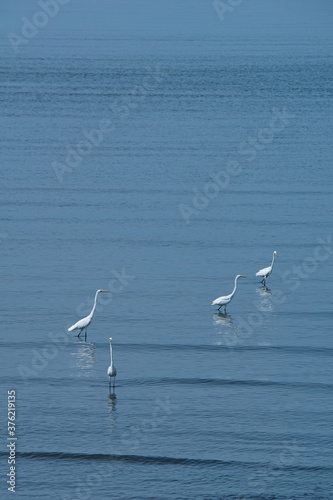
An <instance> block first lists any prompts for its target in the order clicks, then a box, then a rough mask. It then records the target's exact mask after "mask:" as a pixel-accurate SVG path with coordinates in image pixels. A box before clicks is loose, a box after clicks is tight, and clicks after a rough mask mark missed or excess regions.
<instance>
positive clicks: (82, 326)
mask: <svg viewBox="0 0 333 500" xmlns="http://www.w3.org/2000/svg"><path fill="white" fill-rule="evenodd" d="M99 293H109V291H108V290H97V292H96V294H95V302H94V306H93V308H92V310H91V313H90V314H88V316H86V317H85V318H82V319H80V320H79V321H78V322H77V323H75V324H74V325H72V326H70V327H69V328H68V331H69V332H72V331H73V330H80V333H79V334H78V337H80V335H81V333H82V332H83V330H85V337H86V336H87V328H88V326H89V325H90V323H91V322H92V319H93V317H94V314H95V309H96V304H97V297H98V294H99Z"/></svg>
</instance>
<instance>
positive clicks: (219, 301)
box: [211, 274, 247, 313]
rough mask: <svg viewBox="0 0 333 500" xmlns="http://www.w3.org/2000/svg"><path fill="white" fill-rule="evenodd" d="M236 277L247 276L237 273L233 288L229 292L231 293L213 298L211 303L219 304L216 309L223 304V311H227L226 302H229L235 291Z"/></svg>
mask: <svg viewBox="0 0 333 500" xmlns="http://www.w3.org/2000/svg"><path fill="white" fill-rule="evenodd" d="M238 278H247V276H242V275H241V274H237V276H236V278H235V286H234V289H233V291H232V292H231V294H230V295H225V296H224V297H219V298H217V299H215V300H213V302H212V304H211V305H212V306H220V307H219V308H218V311H219V310H220V309H221V307H222V306H224V312H225V313H226V312H227V304H229V302H230V301H231V300H232V299H233V296H234V295H235V293H236V288H237V280H238Z"/></svg>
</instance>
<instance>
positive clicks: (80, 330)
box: [78, 328, 83, 338]
mask: <svg viewBox="0 0 333 500" xmlns="http://www.w3.org/2000/svg"><path fill="white" fill-rule="evenodd" d="M82 332H83V328H81V330H80V333H79V334H78V338H80V335H81V333H82Z"/></svg>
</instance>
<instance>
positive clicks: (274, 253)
mask: <svg viewBox="0 0 333 500" xmlns="http://www.w3.org/2000/svg"><path fill="white" fill-rule="evenodd" d="M274 259H275V253H273V259H272V264H271V268H272V269H273V265H274Z"/></svg>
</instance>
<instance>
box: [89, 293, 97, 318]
mask: <svg viewBox="0 0 333 500" xmlns="http://www.w3.org/2000/svg"><path fill="white" fill-rule="evenodd" d="M97 297H98V292H96V295H95V302H94V307H93V308H92V310H91V313H90V314H89V316H90V317H91V318H92V317H93V315H94V314H95V309H96V304H97Z"/></svg>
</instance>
